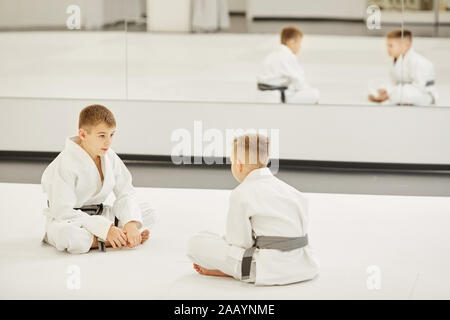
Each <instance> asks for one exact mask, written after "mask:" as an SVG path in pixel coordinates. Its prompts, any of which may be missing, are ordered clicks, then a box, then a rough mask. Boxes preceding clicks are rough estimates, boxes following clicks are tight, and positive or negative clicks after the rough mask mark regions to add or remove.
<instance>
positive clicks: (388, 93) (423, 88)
mask: <svg viewBox="0 0 450 320" xmlns="http://www.w3.org/2000/svg"><path fill="white" fill-rule="evenodd" d="M411 43H412V32H411V31H409V30H403V32H402V31H401V30H394V31H392V32H390V33H389V34H388V35H387V51H388V54H389V56H391V57H392V58H394V64H393V66H392V70H391V81H392V83H391V85H389V86H387V87H386V88H381V89H378V96H376V95H374V94H370V95H369V99H370V100H371V101H373V102H379V103H381V102H386V104H395V105H422V106H423V105H430V104H434V103H436V99H437V92H436V88H435V86H434V80H435V74H434V68H433V64H432V63H431V62H430V61H429V60H428V59H426V58H425V57H423V56H422V55H420V54H418V53H417V52H415V51H414V49H413V48H412V45H411Z"/></svg>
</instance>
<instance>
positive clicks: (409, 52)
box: [395, 47, 414, 64]
mask: <svg viewBox="0 0 450 320" xmlns="http://www.w3.org/2000/svg"><path fill="white" fill-rule="evenodd" d="M412 55H414V49H413V47H411V48H409V50H408V51H407V52H406V54H405V55H404V56H402V55H400V56H399V57H398V59H397V61H395V63H396V64H397V63H401V62H402V61H406V60H408V58H409V57H411V56H412Z"/></svg>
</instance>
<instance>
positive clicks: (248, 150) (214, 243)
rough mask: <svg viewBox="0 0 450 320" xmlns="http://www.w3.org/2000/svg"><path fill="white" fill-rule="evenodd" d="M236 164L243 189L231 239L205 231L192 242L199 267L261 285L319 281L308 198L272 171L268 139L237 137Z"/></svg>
mask: <svg viewBox="0 0 450 320" xmlns="http://www.w3.org/2000/svg"><path fill="white" fill-rule="evenodd" d="M231 160H232V165H231V171H232V174H233V176H234V177H235V178H236V180H238V181H239V182H240V185H239V186H238V187H236V188H235V189H234V190H233V191H232V192H231V195H230V201H229V209H228V215H227V224H226V235H225V236H224V237H220V236H219V235H216V234H214V233H210V232H202V233H199V234H197V235H195V236H193V237H192V238H191V239H190V240H189V243H188V249H187V251H188V252H187V255H188V257H189V258H190V259H191V261H192V262H193V263H194V269H195V270H196V271H197V272H198V273H200V274H202V275H209V276H227V277H233V278H235V279H238V280H242V281H245V282H252V283H255V284H256V285H277V284H279V285H282V284H288V283H293V282H298V281H304V280H309V279H312V278H314V277H315V276H316V275H317V274H318V268H319V265H318V263H317V261H316V260H315V258H314V254H313V251H312V249H311V247H310V246H309V243H308V228H309V219H308V212H307V210H308V206H307V200H306V198H305V197H303V195H302V194H301V193H300V192H299V191H298V190H296V189H294V188H293V187H291V186H289V185H288V184H286V183H285V182H283V181H281V180H279V179H277V178H276V177H274V176H273V174H272V173H271V171H270V169H269V168H267V164H268V161H269V139H268V138H267V137H265V136H263V135H259V134H245V135H242V136H239V137H237V138H236V139H235V140H234V151H233V155H232V156H231Z"/></svg>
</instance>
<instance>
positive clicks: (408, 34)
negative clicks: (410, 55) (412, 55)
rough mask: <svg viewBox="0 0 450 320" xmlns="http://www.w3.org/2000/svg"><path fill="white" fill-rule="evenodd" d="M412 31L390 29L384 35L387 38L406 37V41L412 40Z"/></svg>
mask: <svg viewBox="0 0 450 320" xmlns="http://www.w3.org/2000/svg"><path fill="white" fill-rule="evenodd" d="M412 37H413V35H412V32H411V31H410V30H403V31H402V30H392V31H391V32H389V33H388V34H387V35H386V38H388V39H402V38H403V39H407V40H408V41H412Z"/></svg>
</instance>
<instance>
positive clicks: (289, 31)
mask: <svg viewBox="0 0 450 320" xmlns="http://www.w3.org/2000/svg"><path fill="white" fill-rule="evenodd" d="M301 37H303V33H302V32H301V31H300V29H298V28H296V27H292V26H288V27H284V28H283V30H281V34H280V40H281V43H282V44H286V43H287V42H288V40H290V39H295V38H301Z"/></svg>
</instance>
